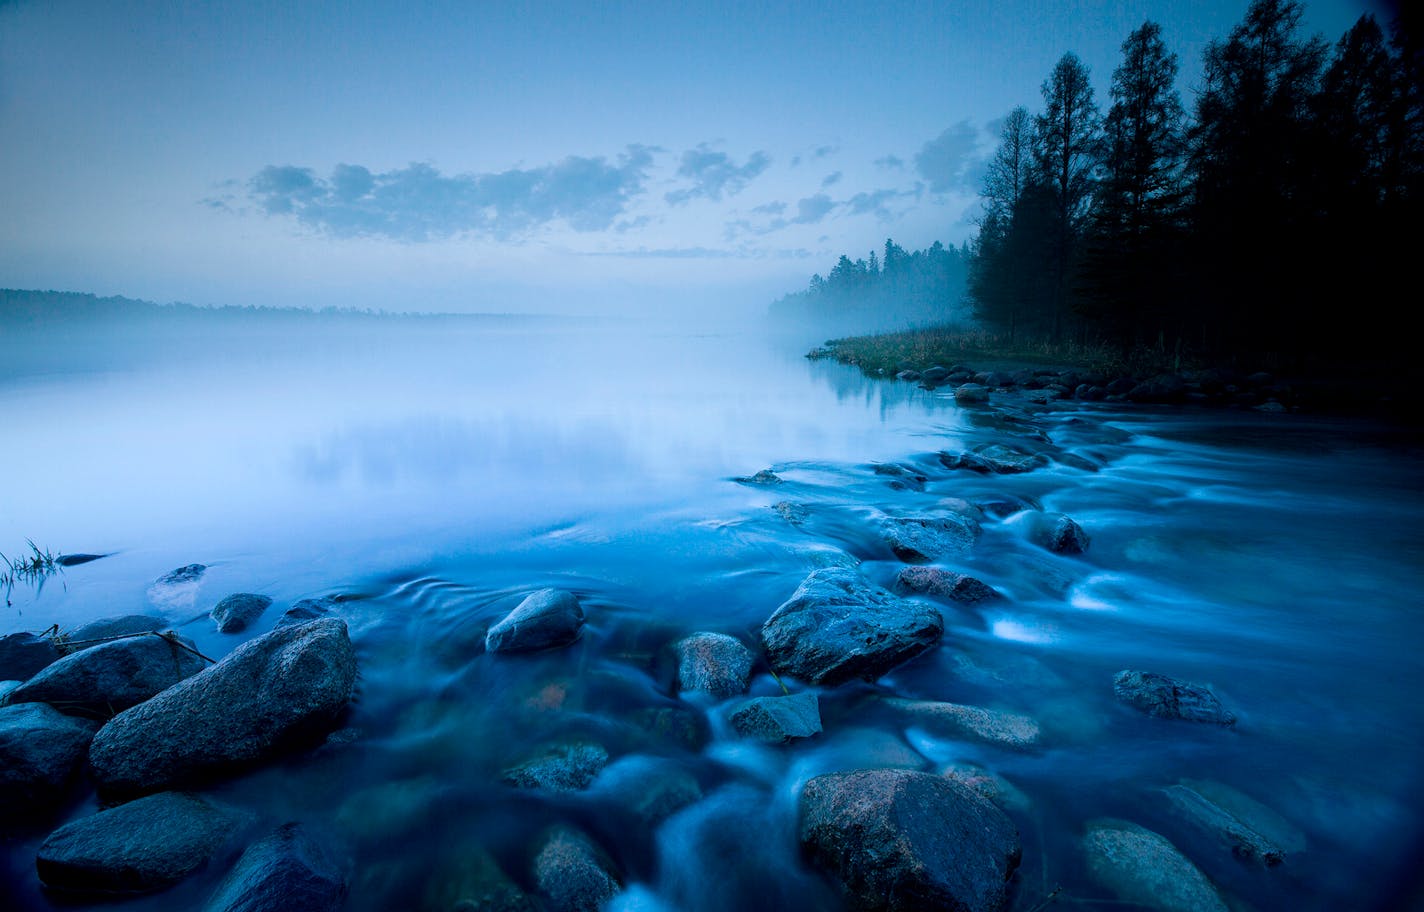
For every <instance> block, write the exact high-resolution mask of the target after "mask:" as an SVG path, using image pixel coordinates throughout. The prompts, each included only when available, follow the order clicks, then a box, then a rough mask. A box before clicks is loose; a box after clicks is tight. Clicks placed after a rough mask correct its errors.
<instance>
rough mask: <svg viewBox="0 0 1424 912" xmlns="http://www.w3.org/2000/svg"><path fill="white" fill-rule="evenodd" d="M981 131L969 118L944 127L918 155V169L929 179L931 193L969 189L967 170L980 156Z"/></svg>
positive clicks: (922, 175) (916, 161)
mask: <svg viewBox="0 0 1424 912" xmlns="http://www.w3.org/2000/svg"><path fill="white" fill-rule="evenodd" d="M980 157H981V156H980V152H979V131H977V130H975V129H974V127H973V126H971V125H970V123H969V121H967V120H961V121H960V122H959V123H957V124H954V125H953V126H951V127H948V128H946V129H945V131H944V132H943V133H941V134H940V135H939V136H937V137H935V138H934V139H932V140H930V141H929V142H927V143H925V144H924V147H923V148H921V149H920V151H919V152H918V153H917V154H916V155H915V170H916V171H918V172H919V174H920V176H921V177H923V178H924V179H925V180H927V181H929V186H930V192H931V193H948V192H949V191H951V190H957V189H966V188H967V186H968V184H967V178H968V171H969V168H970V166H971V165H973V164H974V163H975V162H976V161H977V160H978V159H979V158H980Z"/></svg>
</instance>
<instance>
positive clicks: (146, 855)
mask: <svg viewBox="0 0 1424 912" xmlns="http://www.w3.org/2000/svg"><path fill="white" fill-rule="evenodd" d="M240 822H241V818H239V817H238V816H237V815H235V814H233V813H232V812H230V811H226V810H223V809H220V808H218V807H216V806H214V805H212V804H209V803H208V802H207V801H204V800H203V799H201V798H198V797H196V796H194V795H189V794H184V793H181V792H162V793H160V794H157V795H150V796H148V797H146V798H140V799H138V800H137V801H131V802H129V803H128V804H121V805H119V806H118V807H116V808H113V809H111V810H107V811H100V812H99V813H97V814H93V815H91V816H89V817H81V818H80V819H78V820H75V821H73V822H71V823H67V824H65V825H64V826H62V827H60V828H59V829H57V830H55V831H54V832H53V833H51V834H50V835H49V838H47V839H46V840H45V841H44V842H43V843H42V844H41V845H40V848H39V852H38V854H37V855H36V857H35V868H36V870H37V871H38V872H39V877H40V880H41V881H43V882H44V884H45V886H47V887H49V888H51V889H54V890H60V891H64V892H73V893H114V894H124V893H147V892H151V891H153V890H159V889H162V888H164V887H167V886H170V885H172V884H174V883H177V882H178V881H180V880H182V879H183V878H184V877H187V876H188V875H189V874H191V873H193V872H194V871H196V870H198V869H199V868H201V867H203V865H205V864H206V863H207V862H208V860H209V859H210V858H211V857H212V856H213V855H214V854H215V853H216V852H217V850H218V849H219V848H220V847H221V846H222V845H223V843H224V842H226V841H227V838H228V836H229V834H230V833H231V832H232V830H233V829H234V827H235V826H236V825H237V824H239V823H240Z"/></svg>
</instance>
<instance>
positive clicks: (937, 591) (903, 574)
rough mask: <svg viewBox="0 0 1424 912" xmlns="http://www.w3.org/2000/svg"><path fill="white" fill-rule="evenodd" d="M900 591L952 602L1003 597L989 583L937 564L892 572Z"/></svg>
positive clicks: (903, 593) (897, 590)
mask: <svg viewBox="0 0 1424 912" xmlns="http://www.w3.org/2000/svg"><path fill="white" fill-rule="evenodd" d="M895 591H896V592H898V593H900V594H901V595H934V596H939V597H940V598H947V599H954V600H955V601H956V602H969V603H973V602H982V601H987V600H989V599H997V598H1003V596H1001V595H1000V594H999V592H998V590H996V589H994V588H993V587H992V586H990V585H988V584H987V583H984V582H982V581H981V580H977V579H975V578H974V577H972V576H966V575H965V574H963V573H955V572H953V571H952V570H944V569H941V568H939V567H905V568H904V569H902V570H901V571H900V572H899V573H898V574H896V576H895Z"/></svg>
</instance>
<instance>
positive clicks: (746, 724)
mask: <svg viewBox="0 0 1424 912" xmlns="http://www.w3.org/2000/svg"><path fill="white" fill-rule="evenodd" d="M728 721H729V722H731V724H732V728H733V730H735V731H736V733H737V734H739V735H741V736H742V737H743V738H751V739H753V740H756V741H766V742H768V743H771V744H785V743H786V742H788V741H790V740H792V739H794V738H809V737H811V736H812V735H816V734H820V732H821V704H820V701H819V700H818V699H817V697H816V695H815V694H813V693H799V694H791V695H789V696H785V697H754V698H752V699H750V700H747V701H746V702H745V703H743V704H741V705H740V706H738V707H737V708H736V709H735V710H733V711H732V715H731V716H730V717H729V719H728Z"/></svg>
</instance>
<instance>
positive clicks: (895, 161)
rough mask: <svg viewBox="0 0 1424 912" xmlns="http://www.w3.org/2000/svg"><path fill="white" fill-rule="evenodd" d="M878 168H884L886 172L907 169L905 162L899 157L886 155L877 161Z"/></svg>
mask: <svg viewBox="0 0 1424 912" xmlns="http://www.w3.org/2000/svg"><path fill="white" fill-rule="evenodd" d="M875 166H876V167H877V168H884V169H885V170H886V171H899V170H902V169H903V168H904V167H905V160H904V159H903V158H901V157H900V156H898V155H886V156H884V157H882V158H877V159H876V160H875Z"/></svg>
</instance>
